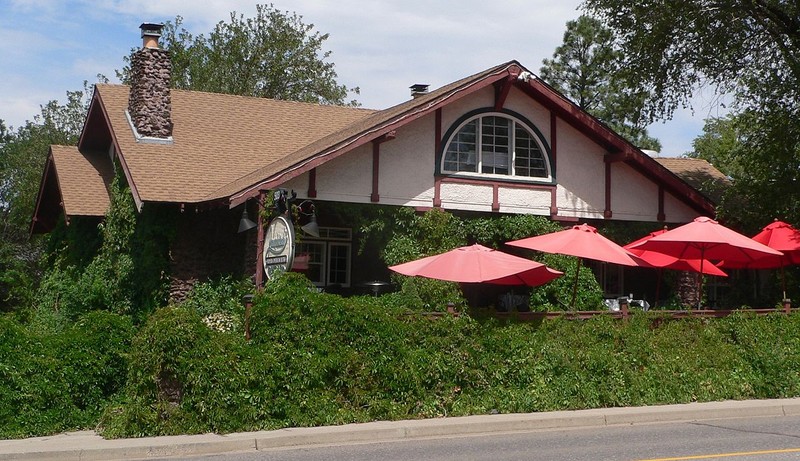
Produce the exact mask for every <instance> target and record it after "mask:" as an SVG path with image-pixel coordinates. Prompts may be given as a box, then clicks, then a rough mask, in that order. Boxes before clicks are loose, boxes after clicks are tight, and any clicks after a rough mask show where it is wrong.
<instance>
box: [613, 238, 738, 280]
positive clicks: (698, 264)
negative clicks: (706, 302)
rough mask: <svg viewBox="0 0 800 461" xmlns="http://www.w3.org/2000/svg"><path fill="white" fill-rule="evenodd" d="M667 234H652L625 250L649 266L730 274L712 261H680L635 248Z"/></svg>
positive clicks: (630, 244) (719, 275) (626, 246)
mask: <svg viewBox="0 0 800 461" xmlns="http://www.w3.org/2000/svg"><path fill="white" fill-rule="evenodd" d="M664 232H667V230H666V229H663V230H658V231H655V232H650V233H649V234H647V235H645V236H644V237H642V238H640V239H639V240H635V241H633V242H631V243H629V244H627V245H625V246H624V247H623V248H625V249H626V250H628V251H630V252H631V253H633V254H635V255H636V256H638V257H639V258H640V259H642V260H643V261H644V262H646V263H647V264H650V265H651V266H653V267H657V268H665V269H674V270H679V271H691V272H702V273H703V274H706V275H716V276H718V277H727V276H728V274H726V273H725V272H723V271H722V270H721V269H720V268H718V267H717V266H715V265H714V264H713V263H712V262H711V261H701V260H700V259H679V258H676V257H674V256H670V255H666V254H664V253H658V252H655V251H648V250H642V249H639V248H635V247H636V245H638V244H640V243H642V242H646V241H648V240H650V239H651V238H653V237H655V236H657V235H661V234H663V233H664Z"/></svg>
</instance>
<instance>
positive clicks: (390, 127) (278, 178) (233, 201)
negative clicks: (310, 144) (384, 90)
mask: <svg viewBox="0 0 800 461" xmlns="http://www.w3.org/2000/svg"><path fill="white" fill-rule="evenodd" d="M523 71H525V69H524V68H523V67H522V66H521V65H520V64H519V63H517V62H516V61H510V62H508V63H506V64H504V65H500V66H498V68H497V70H496V72H493V73H490V74H488V75H485V76H483V77H482V78H479V79H476V80H473V81H469V82H465V83H464V84H463V85H461V86H459V87H456V88H453V89H450V90H449V91H447V92H445V93H444V94H441V95H437V94H436V92H435V91H434V92H432V93H431V96H430V97H428V98H426V97H420V98H419V99H420V101H419V103H418V104H412V105H411V106H410V107H409V108H408V110H406V111H404V112H402V113H400V114H398V115H396V116H394V117H392V118H391V119H389V120H385V121H382V122H380V123H377V124H376V125H375V126H372V127H370V128H368V129H365V130H362V131H361V132H359V133H357V134H355V135H353V136H351V137H349V138H347V139H345V140H343V141H340V142H338V143H336V144H334V145H332V146H328V147H327V148H324V149H323V150H321V151H319V152H318V153H316V154H314V155H312V156H310V157H308V158H305V159H303V160H300V161H298V162H295V163H293V164H290V165H288V166H286V167H283V168H280V169H278V170H277V171H275V172H274V173H273V174H271V175H269V176H267V177H266V178H265V179H262V180H260V181H258V182H256V183H254V184H253V185H251V186H249V187H247V188H244V189H241V190H239V191H238V192H236V193H234V194H232V195H230V196H229V197H228V201H229V207H231V208H233V207H235V206H238V205H240V204H242V203H244V202H245V201H247V200H248V199H251V198H254V197H256V196H258V194H259V193H260V192H261V191H264V190H269V189H271V188H272V187H275V186H276V185H278V184H281V183H283V182H286V181H288V180H290V179H293V178H295V177H297V176H299V175H301V174H303V173H306V172H307V171H309V170H311V169H313V168H316V167H317V166H319V165H321V164H323V163H325V162H328V161H330V160H332V159H334V158H336V157H339V156H340V155H343V154H345V153H347V152H349V151H351V150H353V149H356V148H358V147H360V146H362V145H364V144H366V143H368V142H372V141H374V140H376V139H378V138H380V137H381V136H384V135H386V134H388V133H391V132H392V131H395V130H397V129H398V128H399V127H401V126H403V125H405V124H408V123H410V122H412V121H414V120H417V119H419V118H421V117H423V116H425V115H428V114H430V113H431V112H434V111H436V110H438V109H439V108H441V107H442V106H444V105H445V104H449V103H451V102H453V101H456V100H458V99H461V98H463V97H466V96H468V95H470V94H472V93H474V92H475V91H478V90H481V89H483V88H485V87H487V86H489V85H492V84H494V83H495V82H497V81H499V80H502V79H506V78H509V77H514V78H516V77H518V76H519V75H520V74H521V73H522V72H523ZM410 102H413V100H412V101H410ZM395 107H396V106H395ZM390 109H392V108H390ZM390 109H386V110H390ZM381 112H384V111H380V112H377V113H376V114H373V115H372V117H378V118H380V114H381ZM356 123H358V122H356ZM344 130H346V128H344V129H343V130H341V131H344ZM214 198H216V197H214Z"/></svg>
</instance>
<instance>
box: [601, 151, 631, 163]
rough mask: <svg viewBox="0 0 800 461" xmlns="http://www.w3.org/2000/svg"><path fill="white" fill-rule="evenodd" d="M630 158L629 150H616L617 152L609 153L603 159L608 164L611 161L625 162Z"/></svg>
mask: <svg viewBox="0 0 800 461" xmlns="http://www.w3.org/2000/svg"><path fill="white" fill-rule="evenodd" d="M629 158H630V155H629V154H628V153H627V152H615V153H613V154H612V153H608V154H606V155H605V156H604V157H603V161H604V162H606V165H608V164H609V163H617V162H624V161H627V160H628V159H629Z"/></svg>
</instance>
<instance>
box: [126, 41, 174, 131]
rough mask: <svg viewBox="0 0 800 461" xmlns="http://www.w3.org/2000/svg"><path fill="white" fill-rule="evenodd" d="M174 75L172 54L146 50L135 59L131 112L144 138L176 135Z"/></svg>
mask: <svg viewBox="0 0 800 461" xmlns="http://www.w3.org/2000/svg"><path fill="white" fill-rule="evenodd" d="M171 74H172V64H171V61H170V57H169V51H166V50H162V49H158V48H142V49H141V50H139V51H137V52H136V53H134V55H133V57H132V58H131V92H130V97H129V99H128V112H129V113H130V115H131V120H132V121H133V126H134V127H135V128H136V131H137V132H138V133H139V134H140V135H142V136H147V137H154V138H168V137H170V136H172V97H171V95H170V79H171Z"/></svg>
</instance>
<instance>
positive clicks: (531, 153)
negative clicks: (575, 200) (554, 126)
mask: <svg viewBox="0 0 800 461" xmlns="http://www.w3.org/2000/svg"><path fill="white" fill-rule="evenodd" d="M514 175H515V176H528V177H536V178H546V177H547V176H548V173H547V164H546V163H545V161H544V154H543V153H542V150H541V149H540V148H539V145H538V144H537V143H536V141H534V139H533V136H532V135H531V134H530V133H529V132H528V130H526V129H525V128H523V127H522V126H520V125H519V124H516V129H515V130H514Z"/></svg>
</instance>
